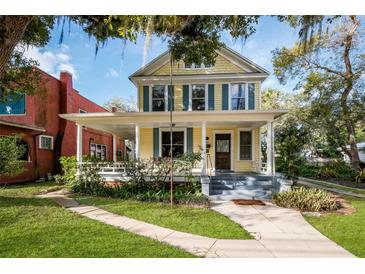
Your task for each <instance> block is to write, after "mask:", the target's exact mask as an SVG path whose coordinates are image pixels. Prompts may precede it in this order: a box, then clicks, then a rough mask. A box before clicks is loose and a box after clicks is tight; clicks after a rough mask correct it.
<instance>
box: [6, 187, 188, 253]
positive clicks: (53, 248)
mask: <svg viewBox="0 0 365 274" xmlns="http://www.w3.org/2000/svg"><path fill="white" fill-rule="evenodd" d="M51 186H54V185H52V184H51V183H42V184H32V185H24V186H11V187H6V188H4V187H0V243H1V244H0V257H193V255H192V254H190V253H187V252H185V251H183V250H180V249H178V248H175V247H172V246H169V245H166V244H162V243H159V242H157V241H154V240H152V239H148V238H145V237H141V236H138V235H134V234H132V233H129V232H126V231H122V230H120V229H117V228H114V227H112V226H109V225H105V224H102V223H100V222H97V221H94V220H90V219H87V218H85V217H81V216H79V215H77V214H75V213H72V212H70V211H67V210H66V209H63V208H61V207H59V206H57V205H56V204H55V203H53V202H51V201H50V200H47V199H41V198H36V197H34V194H37V193H39V191H41V190H45V189H47V188H50V187H51Z"/></svg>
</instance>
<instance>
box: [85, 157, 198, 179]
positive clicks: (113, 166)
mask: <svg viewBox="0 0 365 274" xmlns="http://www.w3.org/2000/svg"><path fill="white" fill-rule="evenodd" d="M175 161H176V162H178V161H179V160H175ZM176 162H175V163H176ZM86 166H87V167H88V168H95V169H97V170H99V172H98V173H99V175H100V176H102V177H103V178H105V179H110V178H114V179H116V178H119V179H120V178H123V179H126V178H127V174H126V168H125V164H124V162H114V163H109V162H105V163H103V162H82V163H79V164H78V168H79V170H82V169H83V168H84V167H86ZM197 169H198V168H197V167H196V166H194V167H193V168H192V169H191V170H190V171H188V170H184V169H177V170H176V169H174V177H175V179H176V178H180V179H178V180H181V178H186V177H187V176H190V175H193V176H196V175H197V173H196V170H197ZM200 173H201V168H199V172H198V174H199V175H200ZM156 174H157V172H156Z"/></svg>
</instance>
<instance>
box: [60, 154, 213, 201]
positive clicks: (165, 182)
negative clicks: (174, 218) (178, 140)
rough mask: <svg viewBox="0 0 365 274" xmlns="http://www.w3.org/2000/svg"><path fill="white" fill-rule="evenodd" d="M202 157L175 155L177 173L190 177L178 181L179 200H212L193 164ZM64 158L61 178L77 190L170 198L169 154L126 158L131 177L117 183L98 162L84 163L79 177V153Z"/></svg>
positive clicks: (123, 196)
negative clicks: (106, 179) (103, 174)
mask: <svg viewBox="0 0 365 274" xmlns="http://www.w3.org/2000/svg"><path fill="white" fill-rule="evenodd" d="M200 160H201V155H200V153H186V154H183V155H181V156H180V157H179V158H177V159H174V162H173V171H174V174H175V175H179V176H182V177H184V178H185V179H186V180H185V182H174V187H173V188H174V189H173V197H174V201H175V203H179V204H198V205H203V206H204V205H207V202H208V200H207V199H206V197H205V196H204V195H203V194H202V192H201V185H200V182H198V181H197V180H196V178H195V177H194V176H193V175H192V168H193V167H194V166H195V164H196V162H198V161H200ZM60 162H61V165H62V169H63V175H62V179H61V181H64V182H67V184H68V185H70V186H71V189H72V190H73V191H75V192H78V193H83V194H87V195H95V196H104V197H112V198H120V199H134V200H140V201H156V202H169V201H170V183H169V175H170V159H169V158H157V159H139V160H129V161H125V162H124V165H125V173H126V174H125V175H126V177H128V178H130V179H129V180H128V181H127V182H119V183H118V182H117V183H113V184H109V183H106V182H104V181H103V178H102V177H101V176H100V175H99V171H100V169H99V168H98V167H97V166H96V165H93V164H90V165H84V166H83V167H82V169H81V171H80V174H79V176H78V179H76V159H75V157H62V158H61V161H60ZM94 163H96V162H95V160H94ZM99 164H100V163H99Z"/></svg>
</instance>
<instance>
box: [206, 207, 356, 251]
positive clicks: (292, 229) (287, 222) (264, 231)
mask: <svg viewBox="0 0 365 274" xmlns="http://www.w3.org/2000/svg"><path fill="white" fill-rule="evenodd" d="M212 209H213V210H216V211H218V212H219V213H221V214H223V215H226V216H227V217H229V218H230V219H231V220H233V221H235V222H237V223H239V224H240V225H241V226H243V227H244V228H245V229H246V230H247V231H248V232H249V233H250V234H252V235H254V237H255V238H256V240H257V241H258V242H259V243H261V244H262V245H263V246H264V247H265V249H266V250H268V251H269V252H270V254H272V255H273V257H278V258H289V257H293V258H295V257H296V258H298V257H301V258H303V257H304V258H310V257H312V258H325V257H329V258H340V257H343V258H346V257H347V258H350V257H354V256H353V255H352V254H351V253H350V252H348V251H347V250H345V249H343V248H342V247H341V246H339V245H337V244H336V243H334V242H333V241H331V240H330V239H328V238H327V237H325V236H324V235H322V234H321V233H319V232H318V231H317V230H316V229H315V228H314V227H312V226H311V225H310V224H309V223H308V222H307V221H306V220H305V219H304V218H303V216H302V214H301V213H300V212H299V211H296V210H292V209H287V208H282V207H278V206H276V205H273V204H270V203H266V205H265V206H237V205H235V204H234V203H232V202H225V203H216V204H215V205H213V206H212Z"/></svg>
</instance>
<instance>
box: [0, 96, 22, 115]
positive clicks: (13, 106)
mask: <svg viewBox="0 0 365 274" xmlns="http://www.w3.org/2000/svg"><path fill="white" fill-rule="evenodd" d="M0 92H1V90H0ZM14 114H25V95H24V94H15V95H11V96H8V98H7V101H6V102H0V115H14Z"/></svg>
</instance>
